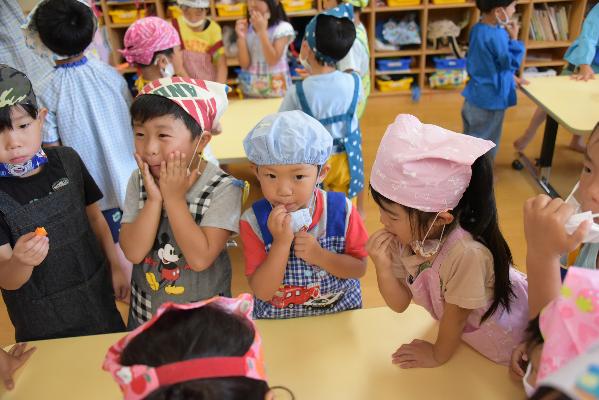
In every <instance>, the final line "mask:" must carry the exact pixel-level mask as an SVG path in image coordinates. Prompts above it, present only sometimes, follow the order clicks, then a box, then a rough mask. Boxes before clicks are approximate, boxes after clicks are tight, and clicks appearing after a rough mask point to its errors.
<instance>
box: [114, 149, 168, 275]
mask: <svg viewBox="0 0 599 400" xmlns="http://www.w3.org/2000/svg"><path fill="white" fill-rule="evenodd" d="M135 160H136V161H137V165H138V167H139V170H140V171H142V178H143V183H144V187H145V189H146V193H147V194H148V198H147V200H146V202H145V203H144V207H143V208H142V209H141V211H140V212H139V214H138V215H137V217H136V218H135V220H134V221H133V222H130V223H123V224H122V225H121V233H120V242H119V243H120V245H121V248H122V249H123V253H125V257H127V259H128V260H129V261H131V262H132V263H133V264H139V263H141V262H142V261H143V259H144V257H145V256H146V255H147V254H148V253H149V252H150V250H152V246H153V245H154V240H155V239H156V233H157V232H158V227H159V225H160V215H161V214H162V195H161V194H160V189H159V188H158V185H157V184H156V182H155V181H154V177H153V176H152V174H151V173H150V168H149V167H148V164H147V163H144V162H142V160H141V158H140V157H139V155H137V154H136V155H135ZM136 192H137V190H136ZM131 195H132V196H135V199H137V197H136V196H138V193H132V194H131ZM129 197H130V194H129V189H128V190H127V199H129Z"/></svg>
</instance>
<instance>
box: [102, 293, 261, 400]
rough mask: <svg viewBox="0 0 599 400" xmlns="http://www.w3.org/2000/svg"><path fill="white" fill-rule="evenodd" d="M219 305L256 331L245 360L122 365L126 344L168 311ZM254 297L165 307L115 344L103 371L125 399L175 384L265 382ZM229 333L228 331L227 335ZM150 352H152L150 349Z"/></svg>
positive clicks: (242, 358)
mask: <svg viewBox="0 0 599 400" xmlns="http://www.w3.org/2000/svg"><path fill="white" fill-rule="evenodd" d="M211 303H213V304H216V305H218V306H220V307H221V308H223V309H225V310H226V311H228V312H230V313H233V314H237V315H239V316H241V317H243V318H247V319H248V320H249V321H250V323H251V325H252V327H253V328H254V332H255V336H254V342H253V343H252V345H251V346H250V348H249V350H248V351H247V353H246V354H245V355H244V356H242V357H207V358H196V359H191V360H185V361H179V362H175V363H171V364H166V365H161V366H159V367H150V366H148V365H132V366H123V365H121V363H120V360H121V354H122V352H123V350H124V349H125V348H126V347H127V345H128V344H129V343H130V342H131V340H133V338H135V337H136V336H138V335H139V334H140V333H142V332H143V331H145V330H147V329H149V328H150V327H151V326H152V325H153V324H154V323H155V322H156V321H157V320H158V319H159V318H160V317H161V316H162V315H163V314H164V313H165V312H166V311H168V310H192V309H195V308H200V307H203V306H205V305H206V304H211ZM253 308H254V307H253V303H252V296H251V295H249V294H247V293H244V294H241V295H239V296H238V297H237V298H234V299H231V298H228V297H214V298H212V299H209V300H206V301H200V302H197V303H189V304H175V303H165V304H163V305H162V306H161V307H160V308H159V309H158V311H157V312H156V314H155V315H154V317H152V319H151V320H149V321H148V322H146V323H145V324H143V325H141V326H140V327H138V328H137V329H135V330H134V331H133V332H131V333H130V334H129V335H127V336H125V337H124V338H122V339H121V340H119V341H118V342H117V343H115V344H114V345H113V346H112V347H110V349H109V350H108V353H107V354H106V359H105V360H104V365H103V366H102V368H103V369H104V370H106V371H108V372H110V373H111V374H112V376H113V378H114V379H115V380H116V381H117V383H118V384H119V386H120V388H121V390H122V392H123V397H124V398H125V400H138V399H143V398H145V397H146V396H148V395H149V394H150V393H152V392H154V391H155V390H157V389H159V388H160V387H163V386H169V385H174V384H177V383H181V382H187V381H191V380H195V379H206V378H224V377H247V378H251V379H256V380H262V381H266V373H265V371H264V356H263V354H262V339H261V337H260V334H259V333H258V331H257V330H256V325H255V324H254V321H253V320H252V319H251V315H252V310H253ZM224 333H226V332H224ZM148 351H151V349H149V350H148Z"/></svg>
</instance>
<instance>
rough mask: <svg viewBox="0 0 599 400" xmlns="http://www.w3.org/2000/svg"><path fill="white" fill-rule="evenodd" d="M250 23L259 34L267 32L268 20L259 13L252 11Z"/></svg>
mask: <svg viewBox="0 0 599 400" xmlns="http://www.w3.org/2000/svg"><path fill="white" fill-rule="evenodd" d="M250 23H251V24H252V26H253V27H254V30H255V31H256V32H257V33H260V32H266V30H267V29H268V19H266V18H265V17H264V15H262V14H260V13H259V12H258V11H252V12H251V14H250Z"/></svg>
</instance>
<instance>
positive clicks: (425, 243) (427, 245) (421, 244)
mask: <svg viewBox="0 0 599 400" xmlns="http://www.w3.org/2000/svg"><path fill="white" fill-rule="evenodd" d="M439 214H441V212H438V213H437V215H436V216H435V219H434V220H433V222H432V223H431V226H429V228H428V231H426V233H425V234H424V238H423V239H422V240H414V241H413V242H412V243H410V246H411V247H412V250H414V253H416V254H418V255H419V256H421V257H425V258H430V257H432V256H434V255H435V254H437V252H438V251H439V249H440V248H441V241H442V240H443V234H444V233H445V225H443V230H442V231H441V237H440V238H439V239H437V240H427V239H426V238H427V237H428V234H429V233H431V229H433V225H434V224H435V221H436V220H437V218H438V217H439Z"/></svg>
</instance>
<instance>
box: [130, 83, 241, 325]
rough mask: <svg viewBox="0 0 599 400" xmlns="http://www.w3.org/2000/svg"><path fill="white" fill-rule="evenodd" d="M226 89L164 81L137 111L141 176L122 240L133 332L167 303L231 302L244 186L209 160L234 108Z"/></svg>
mask: <svg viewBox="0 0 599 400" xmlns="http://www.w3.org/2000/svg"><path fill="white" fill-rule="evenodd" d="M226 89H227V87H226V86H225V85H222V84H219V83H214V82H208V81H200V80H195V79H190V78H179V77H174V78H162V79H160V80H157V81H153V82H150V83H149V84H147V85H146V86H145V87H144V89H143V91H142V93H141V94H140V95H139V96H138V97H137V98H136V99H135V101H134V102H133V105H132V106H131V118H132V122H133V129H134V131H135V150H136V155H135V157H136V160H137V164H138V166H139V170H135V171H134V172H133V174H132V175H131V178H130V179H129V185H128V186H127V198H126V201H125V209H124V214H123V228H122V232H121V235H122V236H121V237H122V241H121V242H122V246H123V251H124V252H125V255H126V256H127V258H128V259H129V260H131V261H132V262H133V263H134V264H135V265H134V266H133V274H132V278H131V287H132V292H131V293H132V296H131V309H130V312H129V323H128V326H129V328H135V327H137V326H139V325H140V324H142V323H144V322H145V321H147V320H149V319H150V318H151V317H152V315H154V314H155V313H156V311H157V310H158V307H159V306H160V305H162V304H163V303H166V302H175V303H189V302H192V301H197V300H202V299H206V298H210V297H213V296H216V295H221V296H230V295H231V262H230V260H229V257H228V255H227V253H226V251H225V245H226V243H227V240H228V239H229V237H230V236H231V234H232V233H237V232H238V231H239V216H240V213H241V195H242V187H243V184H242V183H240V182H239V181H237V180H236V179H233V178H231V177H230V176H229V175H227V174H226V173H224V172H223V171H222V170H221V169H220V168H218V167H217V166H216V165H214V164H212V163H208V162H206V161H205V160H204V159H203V158H202V152H203V150H204V148H205V147H206V145H207V144H208V142H209V141H210V138H211V135H210V132H211V130H212V127H213V126H214V124H215V123H216V122H217V121H218V119H219V118H220V116H221V114H222V113H223V111H224V110H225V108H226V106H227V94H226Z"/></svg>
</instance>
